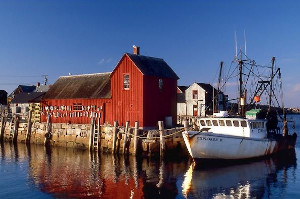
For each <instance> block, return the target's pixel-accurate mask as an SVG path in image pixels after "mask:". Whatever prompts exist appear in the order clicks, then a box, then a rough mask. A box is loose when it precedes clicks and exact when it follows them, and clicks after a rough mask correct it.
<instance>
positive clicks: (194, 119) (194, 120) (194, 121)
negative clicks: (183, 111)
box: [192, 117, 196, 130]
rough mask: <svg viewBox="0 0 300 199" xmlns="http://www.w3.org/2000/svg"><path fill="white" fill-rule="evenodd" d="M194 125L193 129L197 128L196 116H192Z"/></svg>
mask: <svg viewBox="0 0 300 199" xmlns="http://www.w3.org/2000/svg"><path fill="white" fill-rule="evenodd" d="M192 126H193V129H194V130H195V129H196V118H194V117H193V118H192Z"/></svg>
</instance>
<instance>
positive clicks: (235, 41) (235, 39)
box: [234, 31, 237, 58]
mask: <svg viewBox="0 0 300 199" xmlns="http://www.w3.org/2000/svg"><path fill="white" fill-rule="evenodd" d="M234 43H235V58H237V37H236V31H235V32H234Z"/></svg>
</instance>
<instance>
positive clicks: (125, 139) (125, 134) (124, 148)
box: [123, 121, 129, 154]
mask: <svg viewBox="0 0 300 199" xmlns="http://www.w3.org/2000/svg"><path fill="white" fill-rule="evenodd" d="M128 127H129V121H127V122H126V126H125V132H124V143H123V154H125V152H126V146H127V133H128Z"/></svg>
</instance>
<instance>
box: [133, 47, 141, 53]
mask: <svg viewBox="0 0 300 199" xmlns="http://www.w3.org/2000/svg"><path fill="white" fill-rule="evenodd" d="M133 54H135V55H140V47H139V46H136V45H133Z"/></svg>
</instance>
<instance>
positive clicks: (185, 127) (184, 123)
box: [183, 120, 189, 131]
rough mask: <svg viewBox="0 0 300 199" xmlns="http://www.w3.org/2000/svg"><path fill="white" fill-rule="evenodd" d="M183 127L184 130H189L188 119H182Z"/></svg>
mask: <svg viewBox="0 0 300 199" xmlns="http://www.w3.org/2000/svg"><path fill="white" fill-rule="evenodd" d="M183 127H184V130H185V131H188V130H189V121H187V120H184V121H183Z"/></svg>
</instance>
